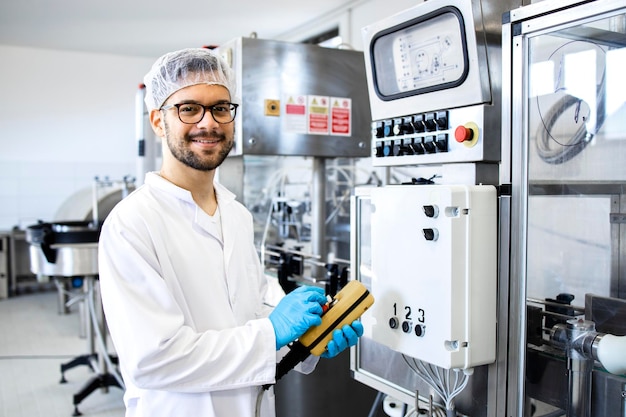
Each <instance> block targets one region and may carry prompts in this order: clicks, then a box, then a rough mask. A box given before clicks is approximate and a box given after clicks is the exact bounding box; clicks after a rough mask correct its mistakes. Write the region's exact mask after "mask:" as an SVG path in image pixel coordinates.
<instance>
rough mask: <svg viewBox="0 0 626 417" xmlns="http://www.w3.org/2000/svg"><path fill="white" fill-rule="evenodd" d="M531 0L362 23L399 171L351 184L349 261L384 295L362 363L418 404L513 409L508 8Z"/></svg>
mask: <svg viewBox="0 0 626 417" xmlns="http://www.w3.org/2000/svg"><path fill="white" fill-rule="evenodd" d="M519 5H520V2H515V1H505V2H500V1H473V0H430V1H427V2H424V3H421V4H418V5H416V6H414V7H411V8H409V9H407V10H405V11H403V12H400V13H398V14H396V15H393V16H390V17H387V18H385V19H383V20H381V21H379V22H376V23H373V24H372V25H370V26H367V27H365V28H363V31H362V33H363V40H364V45H365V62H366V71H367V79H368V91H369V99H370V104H371V116H372V121H371V137H372V148H371V158H372V164H373V165H374V166H376V167H382V168H385V169H387V172H389V174H388V175H387V178H388V181H387V183H386V184H385V185H383V186H382V187H358V188H356V190H355V193H354V196H353V198H352V226H351V232H352V248H353V251H352V256H351V261H352V266H351V270H352V271H354V274H355V276H356V279H358V280H360V281H361V282H363V283H364V284H365V285H366V286H368V287H369V288H370V290H371V291H372V293H373V294H374V296H375V297H376V304H375V305H374V306H372V308H371V309H370V310H369V311H368V312H366V313H365V314H364V316H363V318H362V321H363V324H364V326H365V335H364V336H363V337H362V338H361V340H360V342H359V344H358V345H357V347H356V348H354V349H353V351H352V355H351V369H352V371H353V376H354V378H355V379H356V380H357V381H360V382H362V383H364V384H366V385H368V386H371V387H373V388H375V389H377V390H378V391H380V392H381V393H384V394H385V395H387V396H389V397H392V398H394V399H397V400H399V401H401V402H403V403H405V404H406V405H407V407H408V408H409V410H408V411H407V412H406V415H418V414H419V415H422V414H427V415H430V416H434V415H436V416H439V415H447V416H455V415H457V413H462V414H464V415H468V416H473V417H477V416H496V415H498V416H499V415H503V414H497V412H496V400H497V398H496V397H495V396H494V395H493V394H494V387H495V386H496V384H497V381H498V372H497V371H498V366H497V360H498V340H497V337H498V336H499V333H498V326H499V323H498V321H497V317H498V316H497V312H498V299H499V298H498V287H499V283H498V278H499V277H498V201H499V194H500V193H501V190H500V187H499V172H498V171H499V162H500V158H501V143H500V130H501V106H502V94H501V93H502V92H501V79H502V75H501V67H500V63H501V25H500V22H501V16H502V14H503V13H504V12H505V11H507V10H510V9H512V8H515V7H517V6H519ZM399 172H402V174H403V175H402V176H404V177H405V179H404V180H400V181H397V180H395V178H400V175H399V174H398V173H399ZM402 415H405V414H404V413H403V414H402Z"/></svg>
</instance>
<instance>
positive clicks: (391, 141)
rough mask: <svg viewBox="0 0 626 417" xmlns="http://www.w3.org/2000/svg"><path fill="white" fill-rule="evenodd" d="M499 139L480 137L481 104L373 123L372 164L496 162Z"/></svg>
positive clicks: (482, 131) (482, 112)
mask: <svg viewBox="0 0 626 417" xmlns="http://www.w3.org/2000/svg"><path fill="white" fill-rule="evenodd" d="M490 139H492V140H490ZM499 140H500V137H499V135H494V137H493V138H485V137H484V105H477V106H469V107H464V108H458V109H447V110H439V111H431V112H426V113H415V114H408V115H406V116H402V117H394V118H389V119H384V120H376V121H374V122H372V147H373V148H372V157H373V158H372V164H373V165H374V166H396V165H420V164H433V163H447V162H479V161H499V160H500V146H499Z"/></svg>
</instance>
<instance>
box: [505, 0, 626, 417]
mask: <svg viewBox="0 0 626 417" xmlns="http://www.w3.org/2000/svg"><path fill="white" fill-rule="evenodd" d="M503 50H504V51H505V53H504V54H503V55H504V59H503V63H504V67H505V71H504V73H505V74H506V75H507V77H506V79H505V82H504V85H505V86H506V88H505V89H503V91H505V94H503V95H505V96H507V97H508V98H509V99H507V100H504V103H505V109H504V111H503V115H504V117H503V120H504V121H506V123H504V125H503V141H502V143H503V149H506V151H505V152H503V154H502V170H501V182H502V184H510V189H511V195H510V197H506V198H504V199H503V200H502V203H503V204H502V208H503V210H505V211H504V214H506V215H503V217H502V220H501V228H502V230H503V231H505V233H506V234H507V235H508V236H503V237H502V245H501V247H502V248H503V249H504V248H506V247H507V246H509V245H510V256H508V257H507V256H506V255H507V253H508V250H507V251H506V252H505V253H503V256H502V257H501V273H502V274H507V273H508V274H510V279H509V281H508V283H509V288H508V294H509V297H508V299H509V300H510V306H509V307H508V317H509V320H508V330H507V332H506V334H508V338H509V339H508V340H509V341H510V345H509V346H510V349H509V351H508V354H507V357H506V358H505V357H502V360H503V361H505V360H506V362H507V363H508V364H509V365H508V370H507V373H506V374H507V380H508V383H509V390H508V398H507V406H506V413H507V414H506V415H511V416H513V415H519V416H522V415H524V416H526V415H546V414H548V413H549V414H551V415H555V416H556V415H567V416H568V417H577V416H585V417H590V416H594V417H596V416H597V417H599V416H612V417H617V416H624V415H626V375H625V373H626V357H625V356H624V353H623V352H624V347H626V337H625V336H626V320H625V318H626V270H625V269H624V247H625V244H626V243H625V242H626V239H625V236H626V235H625V233H624V231H625V229H624V212H625V211H626V209H625V207H626V197H625V191H624V184H625V182H626V169H624V163H623V160H624V155H626V105H625V103H626V95H625V94H624V93H625V92H626V90H625V89H624V82H623V77H622V76H621V75H619V74H621V68H623V63H624V62H626V60H625V59H626V6H625V5H624V2H623V1H611V0H598V1H592V2H587V1H568V2H562V1H560V2H555V1H544V2H541V3H537V4H533V5H530V6H528V7H523V8H519V9H516V10H512V11H511V12H510V13H508V14H506V15H505V19H504V26H503ZM509 74H510V76H509ZM509 211H510V213H509ZM509 223H510V224H509ZM501 296H505V294H501ZM501 314H506V312H505V311H501Z"/></svg>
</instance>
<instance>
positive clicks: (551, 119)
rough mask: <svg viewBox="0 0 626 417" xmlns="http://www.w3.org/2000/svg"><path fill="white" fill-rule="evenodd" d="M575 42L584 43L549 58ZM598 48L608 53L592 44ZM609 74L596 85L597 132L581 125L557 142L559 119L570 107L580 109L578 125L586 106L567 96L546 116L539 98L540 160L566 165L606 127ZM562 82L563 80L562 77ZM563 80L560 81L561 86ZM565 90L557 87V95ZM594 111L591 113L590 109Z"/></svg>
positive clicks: (577, 118) (538, 142)
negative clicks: (567, 48) (607, 80)
mask: <svg viewBox="0 0 626 417" xmlns="http://www.w3.org/2000/svg"><path fill="white" fill-rule="evenodd" d="M574 42H581V41H571V42H567V43H565V44H563V45H561V46H560V47H559V48H557V49H555V50H554V51H553V52H552V54H550V56H549V57H548V60H550V59H552V57H553V56H554V55H555V54H556V53H557V52H558V51H560V50H561V49H562V48H564V47H565V46H567V45H570V44H572V43H574ZM590 43H592V44H593V45H595V46H596V47H597V48H598V49H600V51H602V52H603V53H604V50H603V49H602V48H601V47H600V46H599V45H597V44H595V43H593V42H590ZM605 75H606V70H603V71H602V77H601V79H600V83H599V84H598V85H597V86H596V108H595V109H593V111H595V113H596V119H597V120H596V122H595V126H593V130H591V131H590V130H589V129H588V126H587V123H581V124H580V127H579V128H578V130H577V131H576V133H574V135H572V137H570V138H569V139H568V140H566V141H559V140H557V139H556V138H555V137H554V135H552V130H553V128H554V126H555V125H556V122H557V120H558V119H559V117H560V116H561V115H563V114H564V113H565V111H566V110H567V109H569V108H570V107H574V106H575V107H576V109H575V115H574V122H575V123H578V121H579V117H580V107H581V104H582V103H583V100H582V99H581V98H578V97H574V96H572V95H569V94H567V95H565V96H563V97H561V98H560V99H559V100H558V101H557V102H556V103H554V104H553V105H552V106H551V107H550V109H549V110H548V112H547V113H546V114H545V115H544V114H542V112H541V107H540V105H539V96H537V98H536V104H537V111H538V113H539V118H540V119H541V125H540V127H539V131H538V132H537V140H536V142H535V143H536V147H537V154H538V155H539V157H540V158H541V159H542V160H543V161H545V162H547V163H549V164H555V165H556V164H562V163H564V162H567V161H569V160H570V159H572V158H573V157H575V156H576V155H578V154H579V153H580V152H582V150H583V149H585V147H586V146H587V145H588V144H589V143H590V142H591V141H592V140H593V138H594V137H595V135H596V133H597V132H598V131H599V130H600V128H601V127H602V125H603V124H604V120H605V119H606V109H605V95H606V91H605ZM559 79H560V77H559ZM558 82H559V80H557V83H558ZM561 90H562V89H560V88H556V89H555V91H554V92H555V93H557V92H559V91H561ZM590 111H591V110H590ZM583 120H584V121H586V118H585V117H583ZM552 143H556V144H558V145H560V147H559V148H557V149H554V148H552V147H551V144H552Z"/></svg>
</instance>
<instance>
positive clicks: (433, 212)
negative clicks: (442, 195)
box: [422, 205, 439, 218]
mask: <svg viewBox="0 0 626 417" xmlns="http://www.w3.org/2000/svg"><path fill="white" fill-rule="evenodd" d="M422 209H423V210H424V214H425V215H426V216H427V217H432V218H435V217H437V216H438V215H439V207H437V206H434V205H426V206H424V207H422Z"/></svg>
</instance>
